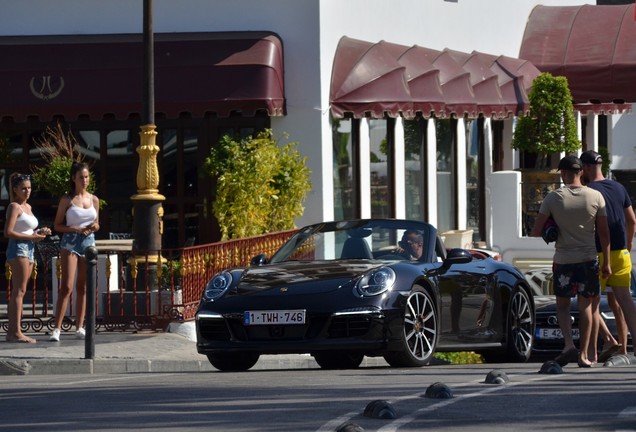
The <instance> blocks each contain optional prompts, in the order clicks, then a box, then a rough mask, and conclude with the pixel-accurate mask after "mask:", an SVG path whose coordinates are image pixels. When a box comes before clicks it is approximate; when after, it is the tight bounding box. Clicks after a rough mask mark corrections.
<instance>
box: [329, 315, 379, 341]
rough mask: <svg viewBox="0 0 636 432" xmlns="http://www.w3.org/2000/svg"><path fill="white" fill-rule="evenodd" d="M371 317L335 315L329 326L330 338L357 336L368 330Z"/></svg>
mask: <svg viewBox="0 0 636 432" xmlns="http://www.w3.org/2000/svg"><path fill="white" fill-rule="evenodd" d="M370 325H371V318H370V317H369V316H366V315H346V316H340V317H336V318H334V319H333V320H332V321H331V325H330V326H329V337H330V338H346V337H359V336H362V335H364V334H366V333H367V332H368V331H369V327H370Z"/></svg>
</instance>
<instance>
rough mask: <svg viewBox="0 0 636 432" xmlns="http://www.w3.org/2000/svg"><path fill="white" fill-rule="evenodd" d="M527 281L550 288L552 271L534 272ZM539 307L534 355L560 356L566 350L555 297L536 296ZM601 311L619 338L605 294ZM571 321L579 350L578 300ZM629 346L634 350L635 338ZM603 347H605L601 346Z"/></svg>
mask: <svg viewBox="0 0 636 432" xmlns="http://www.w3.org/2000/svg"><path fill="white" fill-rule="evenodd" d="M526 278H527V279H528V280H529V282H530V284H531V286H533V285H538V286H541V285H543V286H546V285H549V284H550V281H551V279H552V269H550V268H540V269H534V270H532V271H530V272H527V273H526ZM630 290H631V293H632V297H633V298H636V270H635V269H632V273H631V287H630ZM534 300H535V304H536V320H537V324H536V330H535V341H534V345H533V348H532V349H533V355H536V356H537V357H539V356H542V355H550V356H552V355H556V354H558V353H560V352H561V351H562V350H563V344H564V341H563V335H562V333H561V329H560V327H559V322H558V320H557V314H556V299H555V297H554V296H553V295H535V297H534ZM599 309H600V311H601V317H602V318H603V319H604V320H605V323H606V324H607V328H608V329H609V330H610V332H611V333H612V334H613V335H614V337H615V338H617V337H618V333H617V331H616V321H615V319H614V312H612V309H611V308H610V307H609V304H608V303H607V297H606V296H605V294H601V302H600V304H599ZM570 320H571V321H572V336H573V338H574V342H575V344H576V345H577V347H578V340H579V312H578V306H577V301H576V297H574V298H573V299H572V303H571V305H570ZM628 345H629V346H630V347H631V345H632V342H631V336H629V335H628ZM598 346H599V347H601V346H602V344H600V343H599V345H598Z"/></svg>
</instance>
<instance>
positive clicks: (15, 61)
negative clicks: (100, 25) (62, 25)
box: [0, 32, 285, 120]
mask: <svg viewBox="0 0 636 432" xmlns="http://www.w3.org/2000/svg"><path fill="white" fill-rule="evenodd" d="M0 57H1V58H3V59H4V60H5V61H4V62H3V63H2V65H1V66H0V117H5V116H8V117H13V118H14V119H17V120H23V119H25V118H26V117H28V116H38V117H40V119H42V120H49V119H50V118H51V117H52V116H55V115H63V116H64V117H65V118H77V117H78V116H80V115H88V116H90V117H93V118H101V117H102V116H103V115H105V114H113V115H115V116H116V117H119V118H127V117H128V116H129V115H130V114H132V113H138V112H140V111H141V106H142V89H143V86H142V79H143V76H142V66H143V65H142V63H143V46H142V36H141V34H130V35H82V36H45V37H43V36H29V37H0ZM155 110H156V111H157V112H159V113H164V114H166V115H167V116H168V117H172V118H174V117H177V116H178V115H179V114H180V113H182V112H189V113H192V114H193V115H196V116H202V115H204V114H205V113H206V112H215V113H217V114H218V115H219V116H228V115H230V113H231V112H241V113H243V114H244V115H254V113H255V112H257V111H266V112H267V113H268V114H269V115H271V116H276V115H283V114H284V111H285V95H284V77H283V47H282V42H281V41H280V39H279V38H278V36H276V35H275V34H273V33H270V32H229V33H169V34H168V33H167V34H156V35H155Z"/></svg>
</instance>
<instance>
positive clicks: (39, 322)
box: [0, 230, 295, 332]
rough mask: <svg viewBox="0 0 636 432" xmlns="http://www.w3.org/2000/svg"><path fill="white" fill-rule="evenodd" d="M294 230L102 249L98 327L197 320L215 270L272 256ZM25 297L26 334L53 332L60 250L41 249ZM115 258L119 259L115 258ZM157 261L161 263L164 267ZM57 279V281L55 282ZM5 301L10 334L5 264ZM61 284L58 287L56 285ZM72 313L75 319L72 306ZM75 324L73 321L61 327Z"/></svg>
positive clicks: (0, 319)
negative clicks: (134, 252)
mask: <svg viewBox="0 0 636 432" xmlns="http://www.w3.org/2000/svg"><path fill="white" fill-rule="evenodd" d="M294 232H295V230H290V231H284V232H278V233H272V234H266V235H262V236H258V237H250V238H245V239H238V240H230V241H225V242H218V243H212V244H207V245H199V246H191V247H184V248H179V249H164V250H161V251H148V252H147V253H145V254H144V255H143V256H136V257H134V259H133V258H132V257H131V254H130V252H121V251H117V252H108V251H103V252H104V253H101V252H102V251H100V256H99V262H98V266H97V272H98V275H97V287H96V290H97V293H96V294H97V295H96V304H95V308H96V309H95V310H96V316H97V328H98V329H100V328H103V329H106V330H114V329H120V330H126V329H128V328H135V329H143V328H152V329H165V328H166V326H167V325H168V324H169V323H170V322H171V321H183V320H192V319H194V316H195V313H196V310H197V306H198V304H199V300H200V297H201V293H202V291H203V289H204V287H205V284H206V283H207V281H208V280H209V279H210V278H211V277H212V276H213V275H214V274H215V273H217V272H219V271H221V270H224V269H227V268H231V267H240V266H246V265H249V261H250V259H251V258H252V257H253V256H255V255H257V254H259V253H264V254H266V255H267V256H271V255H272V254H273V253H274V252H275V251H276V250H278V248H280V246H282V244H283V243H284V242H285V241H287V239H289V237H291V235H292V234H293V233H294ZM40 255H41V259H39V260H38V261H39V266H38V265H36V268H35V269H34V272H33V276H32V283H30V284H29V287H28V291H29V292H28V293H27V295H26V296H25V303H24V308H23V318H22V327H23V331H25V332H29V331H33V332H38V331H42V330H45V331H46V330H52V327H53V322H52V317H53V314H54V308H55V305H54V304H53V303H52V299H53V298H55V297H57V296H56V295H54V294H55V293H53V290H54V287H59V285H60V283H59V282H60V280H59V276H60V268H59V264H58V265H53V262H57V263H59V261H58V260H54V259H53V258H57V250H55V251H48V252H47V251H44V253H42V251H40ZM115 257H116V259H115ZM158 263H161V264H160V265H159V264H158ZM54 278H55V279H57V280H54ZM5 279H6V286H7V295H6V302H4V301H3V300H2V299H0V330H4V331H6V330H7V318H8V317H7V310H6V305H7V304H8V303H9V300H10V297H11V284H10V281H11V272H10V269H9V267H8V265H5ZM55 282H57V283H55ZM70 304H71V305H72V304H73V302H72V301H71V302H70ZM70 315H71V316H72V315H73V310H72V308H71V309H70ZM72 326H73V322H72V320H71V318H67V319H66V320H65V322H64V325H63V329H64V330H69V329H70V328H71V327H72Z"/></svg>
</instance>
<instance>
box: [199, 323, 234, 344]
mask: <svg viewBox="0 0 636 432" xmlns="http://www.w3.org/2000/svg"><path fill="white" fill-rule="evenodd" d="M199 333H200V334H201V336H202V337H203V339H205V340H217V341H228V340H230V331H229V329H228V328H227V325H225V320H221V319H204V320H200V321H199Z"/></svg>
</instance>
